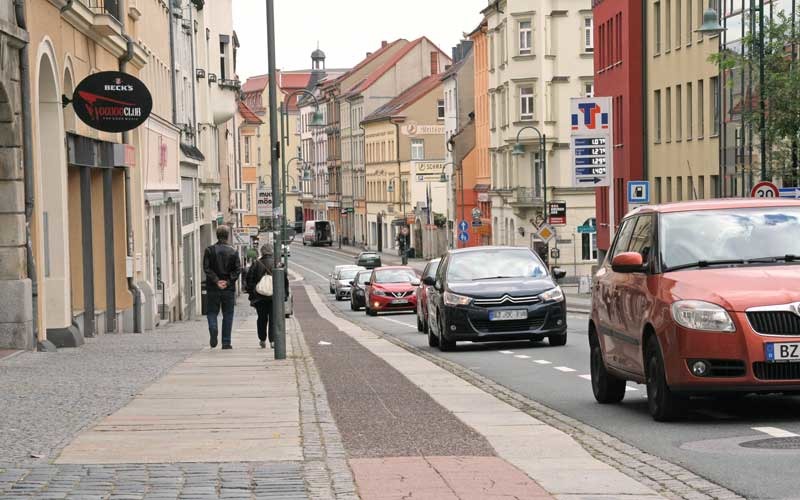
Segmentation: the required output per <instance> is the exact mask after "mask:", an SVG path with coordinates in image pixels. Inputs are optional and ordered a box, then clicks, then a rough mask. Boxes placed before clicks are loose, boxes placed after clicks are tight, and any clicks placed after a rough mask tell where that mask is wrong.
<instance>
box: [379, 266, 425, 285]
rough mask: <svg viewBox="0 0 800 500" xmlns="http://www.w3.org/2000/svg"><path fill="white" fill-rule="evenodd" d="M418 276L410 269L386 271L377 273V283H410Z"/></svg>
mask: <svg viewBox="0 0 800 500" xmlns="http://www.w3.org/2000/svg"><path fill="white" fill-rule="evenodd" d="M416 280H417V275H416V274H414V271H411V270H410V269H384V270H382V271H377V272H375V283H410V282H412V281H416Z"/></svg>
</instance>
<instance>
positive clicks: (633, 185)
mask: <svg viewBox="0 0 800 500" xmlns="http://www.w3.org/2000/svg"><path fill="white" fill-rule="evenodd" d="M648 203H650V181H629V182H628V204H629V205H647V204H648Z"/></svg>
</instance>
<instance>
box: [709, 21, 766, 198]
mask: <svg viewBox="0 0 800 500" xmlns="http://www.w3.org/2000/svg"><path fill="white" fill-rule="evenodd" d="M723 31H725V28H723V27H722V25H720V23H719V14H718V13H717V11H716V10H714V9H712V8H708V9H706V10H705V11H704V12H703V24H702V25H701V26H700V27H699V28H697V29H696V30H695V33H700V34H701V35H706V36H714V35H719V34H721V33H722V32H723ZM717 47H718V48H717V52H718V53H720V54H721V53H722V37H721V36H720V37H719V38H718V40H717ZM717 99H718V100H720V101H721V100H722V75H721V74H720V75H719V77H718V78H717ZM714 106H715V107H717V108H718V109H719V117H718V119H719V124H718V125H719V130H720V140H719V148H718V149H719V175H718V176H717V178H718V179H719V180H718V181H717V182H718V186H717V193H722V189H723V186H724V185H725V180H724V179H725V177H724V168H725V166H724V165H723V163H724V159H723V151H724V149H723V146H724V145H723V140H722V138H723V137H725V135H724V133H723V125H724V120H723V119H722V103H721V102H718V103H717V102H715V103H714ZM762 162H763V160H762Z"/></svg>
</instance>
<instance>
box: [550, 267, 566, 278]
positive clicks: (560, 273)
mask: <svg viewBox="0 0 800 500" xmlns="http://www.w3.org/2000/svg"><path fill="white" fill-rule="evenodd" d="M566 275H567V272H566V271H565V270H563V269H561V268H560V267H554V268H553V277H554V278H555V279H556V280H561V279H564V277H565V276H566Z"/></svg>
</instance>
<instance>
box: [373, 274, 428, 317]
mask: <svg viewBox="0 0 800 500" xmlns="http://www.w3.org/2000/svg"><path fill="white" fill-rule="evenodd" d="M417 286H419V277H418V276H417V273H416V272H415V271H414V270H413V269H411V268H410V267H408V266H387V267H378V268H376V269H373V271H372V275H371V276H370V277H369V282H368V283H367V291H366V300H365V302H366V304H365V307H364V309H365V310H366V311H367V315H368V316H377V315H378V313H379V312H383V311H414V310H416V308H417V295H416V293H415V292H416V287H417Z"/></svg>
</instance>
